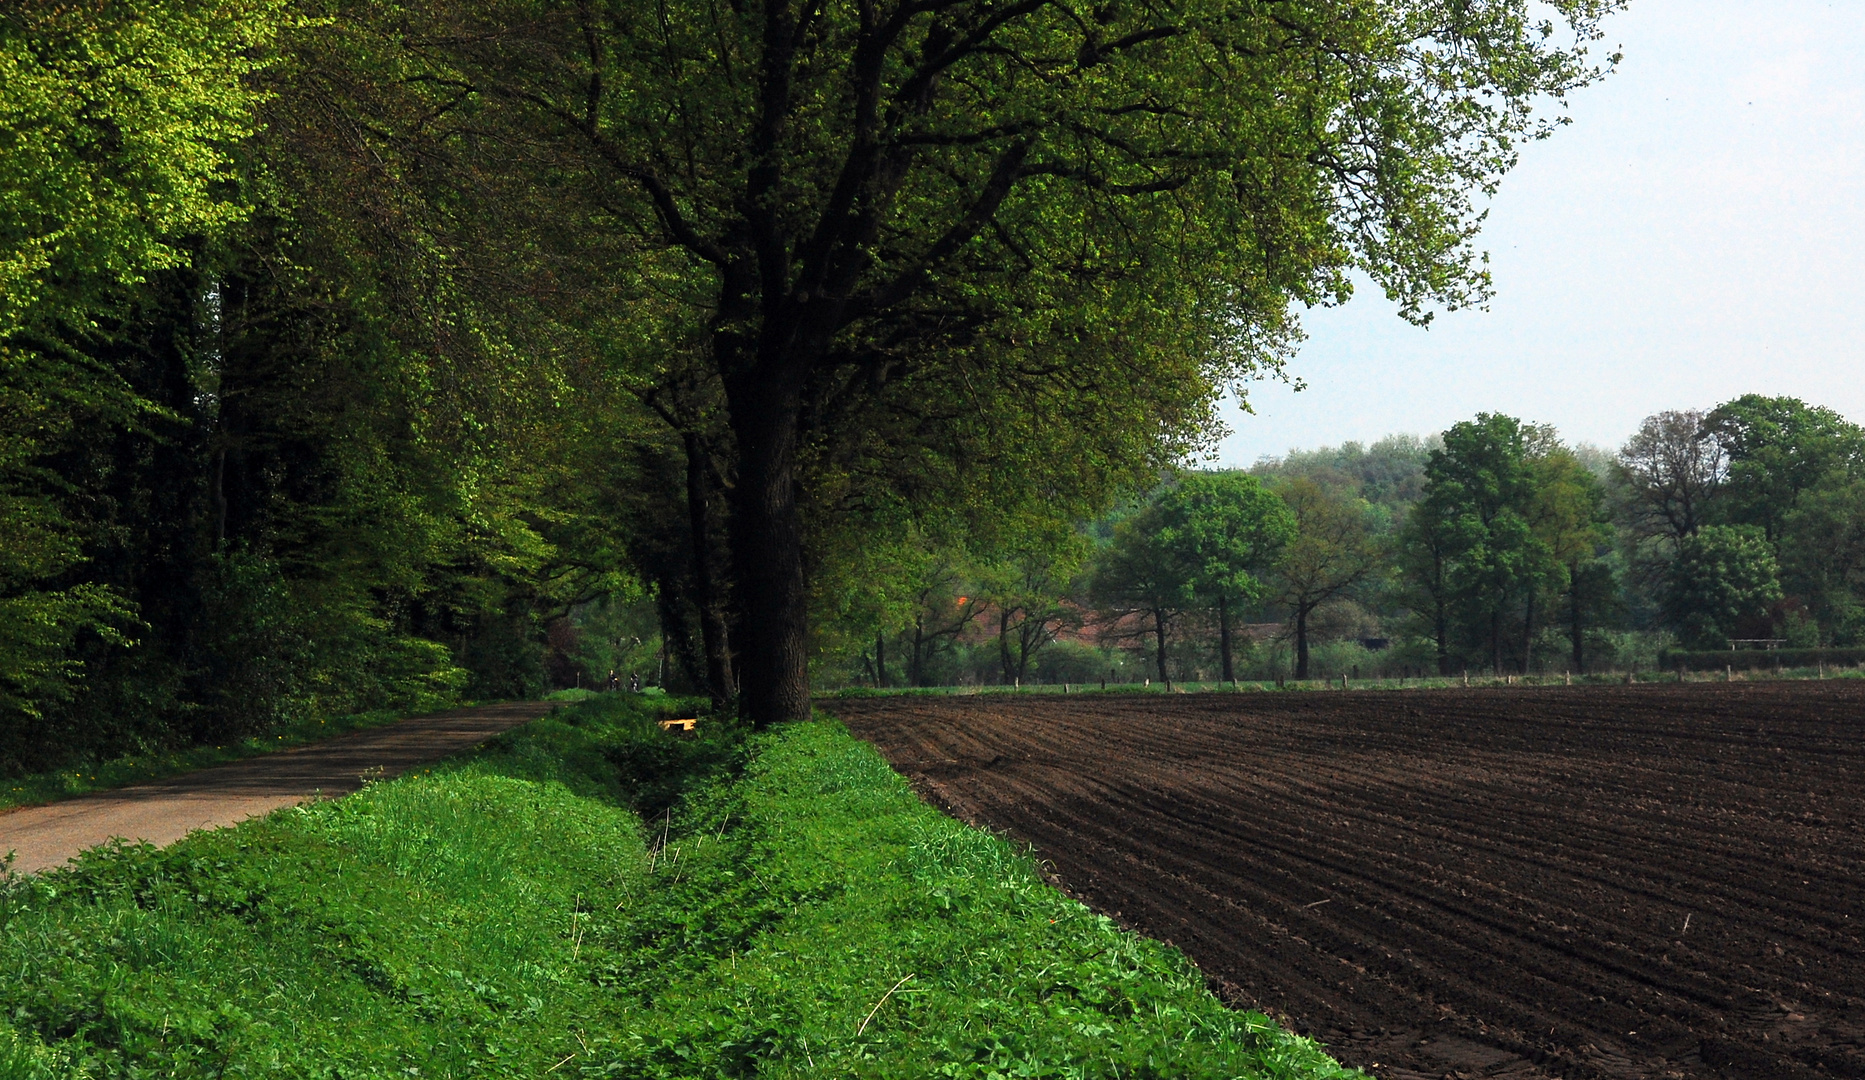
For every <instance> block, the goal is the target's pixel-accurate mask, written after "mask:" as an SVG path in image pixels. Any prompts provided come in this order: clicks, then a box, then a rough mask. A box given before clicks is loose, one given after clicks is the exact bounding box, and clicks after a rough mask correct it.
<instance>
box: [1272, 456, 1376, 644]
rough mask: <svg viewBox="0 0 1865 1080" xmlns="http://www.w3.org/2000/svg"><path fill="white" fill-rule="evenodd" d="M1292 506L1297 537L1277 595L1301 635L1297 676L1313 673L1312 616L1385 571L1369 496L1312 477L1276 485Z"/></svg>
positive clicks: (1279, 571)
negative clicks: (1381, 567)
mask: <svg viewBox="0 0 1865 1080" xmlns="http://www.w3.org/2000/svg"><path fill="white" fill-rule="evenodd" d="M1274 490H1275V493H1276V494H1277V495H1279V496H1281V498H1282V501H1283V503H1284V504H1285V505H1287V506H1288V510H1289V519H1290V521H1291V522H1292V523H1293V524H1294V526H1295V532H1294V536H1293V537H1292V538H1291V539H1290V540H1289V543H1288V546H1287V547H1286V548H1284V549H1283V552H1282V556H1281V559H1280V560H1279V562H1278V564H1277V567H1276V578H1277V583H1278V586H1279V589H1280V591H1279V593H1278V595H1277V597H1276V598H1277V599H1278V600H1279V601H1281V602H1282V603H1283V604H1284V605H1286V606H1287V607H1288V609H1289V623H1290V629H1291V630H1292V631H1293V632H1294V635H1295V677H1296V678H1298V679H1306V678H1307V677H1308V646H1309V640H1308V638H1309V619H1310V618H1311V617H1312V616H1313V615H1314V613H1315V610H1316V609H1317V608H1319V607H1320V606H1321V605H1323V604H1325V603H1327V602H1328V601H1330V600H1334V599H1337V598H1339V597H1342V596H1346V595H1348V594H1349V593H1351V592H1352V591H1353V590H1354V589H1356V588H1358V587H1359V586H1360V585H1361V584H1363V583H1364V582H1366V581H1367V580H1368V579H1369V578H1370V577H1372V575H1373V574H1374V573H1375V572H1376V571H1377V570H1378V569H1379V565H1380V551H1379V545H1378V544H1377V543H1376V542H1375V541H1374V538H1373V533H1372V530H1371V529H1370V528H1369V527H1368V520H1367V519H1368V507H1367V504H1366V501H1365V500H1364V499H1360V498H1358V497H1356V496H1352V495H1349V494H1347V493H1345V492H1342V491H1338V490H1335V489H1332V488H1328V487H1324V486H1322V485H1321V484H1318V483H1316V482H1315V481H1313V480H1311V479H1309V478H1307V477H1305V476H1304V477H1296V478H1295V479H1293V480H1288V481H1285V482H1283V483H1281V484H1278V485H1277V486H1276V488H1275V489H1274Z"/></svg>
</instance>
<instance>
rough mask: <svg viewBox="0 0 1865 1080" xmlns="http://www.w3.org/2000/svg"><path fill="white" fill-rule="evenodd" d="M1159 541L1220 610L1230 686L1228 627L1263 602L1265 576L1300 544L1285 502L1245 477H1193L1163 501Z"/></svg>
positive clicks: (1198, 596)
mask: <svg viewBox="0 0 1865 1080" xmlns="http://www.w3.org/2000/svg"><path fill="white" fill-rule="evenodd" d="M1159 514H1160V518H1161V523H1162V530H1163V536H1162V537H1161V540H1162V542H1163V543H1165V544H1166V545H1168V546H1170V547H1174V548H1177V549H1178V551H1179V552H1180V559H1181V560H1182V562H1183V564H1184V565H1185V566H1186V567H1188V568H1189V571H1190V577H1189V578H1188V579H1187V581H1186V582H1185V586H1186V588H1187V589H1188V591H1189V592H1190V593H1191V596H1188V597H1187V599H1195V600H1197V601H1201V602H1202V603H1203V604H1205V605H1208V606H1209V607H1210V608H1212V609H1215V610H1216V612H1217V625H1218V653H1219V658H1220V660H1221V661H1222V666H1223V676H1224V681H1225V682H1235V681H1236V679H1237V674H1236V667H1235V665H1234V664H1233V663H1232V660H1231V636H1230V624H1231V616H1232V614H1233V605H1236V604H1239V603H1243V604H1248V603H1252V602H1254V601H1256V600H1259V599H1261V598H1262V596H1263V594H1264V591H1265V585H1264V581H1263V579H1264V575H1265V573H1266V572H1267V571H1268V570H1269V569H1271V568H1272V567H1273V566H1274V565H1275V564H1276V562H1277V561H1278V560H1279V559H1280V558H1281V557H1282V553H1283V551H1284V549H1286V548H1287V547H1288V545H1289V542H1290V541H1291V540H1293V539H1294V538H1295V534H1296V524H1295V518H1294V515H1293V514H1292V513H1291V512H1290V511H1289V507H1288V504H1287V503H1285V502H1283V501H1282V500H1281V499H1280V498H1277V497H1276V494H1275V493H1274V492H1272V491H1270V490H1268V489H1267V488H1265V487H1263V485H1262V483H1261V482H1259V481H1258V480H1257V479H1256V477H1254V476H1248V475H1245V474H1243V473H1192V474H1190V475H1188V476H1186V477H1185V478H1183V479H1182V480H1180V481H1179V483H1178V484H1177V486H1175V487H1172V488H1170V489H1168V490H1167V491H1166V492H1165V493H1164V494H1162V495H1161V496H1160V498H1159Z"/></svg>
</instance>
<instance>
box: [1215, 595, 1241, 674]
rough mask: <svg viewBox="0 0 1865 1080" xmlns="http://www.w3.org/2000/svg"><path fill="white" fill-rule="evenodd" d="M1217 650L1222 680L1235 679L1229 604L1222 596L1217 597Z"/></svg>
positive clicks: (1235, 671)
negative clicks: (1231, 649) (1231, 655)
mask: <svg viewBox="0 0 1865 1080" xmlns="http://www.w3.org/2000/svg"><path fill="white" fill-rule="evenodd" d="M1217 651H1218V655H1219V656H1220V657H1221V658H1222V660H1223V665H1224V681H1225V682H1229V683H1234V682H1236V681H1237V669H1236V668H1234V667H1233V666H1231V662H1230V604H1229V603H1228V602H1227V601H1226V600H1225V599H1224V598H1223V597H1222V596H1219V597H1218V598H1217Z"/></svg>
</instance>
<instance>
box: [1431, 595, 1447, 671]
mask: <svg viewBox="0 0 1865 1080" xmlns="http://www.w3.org/2000/svg"><path fill="white" fill-rule="evenodd" d="M1450 622H1451V620H1450V615H1449V613H1448V612H1446V611H1445V605H1444V601H1443V600H1442V599H1439V600H1438V601H1437V608H1436V611H1435V612H1434V613H1433V618H1432V629H1433V630H1434V631H1436V634H1437V643H1438V674H1439V675H1442V676H1444V677H1446V678H1449V677H1450V673H1451V643H1450Z"/></svg>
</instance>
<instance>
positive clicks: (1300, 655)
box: [1295, 606, 1309, 679]
mask: <svg viewBox="0 0 1865 1080" xmlns="http://www.w3.org/2000/svg"><path fill="white" fill-rule="evenodd" d="M1308 612H1309V609H1308V608H1306V607H1301V606H1298V607H1296V609H1295V677H1296V678H1297V679H1306V678H1307V677H1308Z"/></svg>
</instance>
